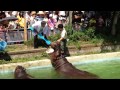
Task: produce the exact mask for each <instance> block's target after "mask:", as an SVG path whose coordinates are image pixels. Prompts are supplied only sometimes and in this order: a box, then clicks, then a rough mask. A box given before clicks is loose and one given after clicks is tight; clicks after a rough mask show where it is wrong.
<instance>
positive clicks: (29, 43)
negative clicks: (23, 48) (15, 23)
mask: <svg viewBox="0 0 120 90" xmlns="http://www.w3.org/2000/svg"><path fill="white" fill-rule="evenodd" d="M24 44H25V45H27V46H33V44H34V37H32V38H31V39H30V40H28V41H24Z"/></svg>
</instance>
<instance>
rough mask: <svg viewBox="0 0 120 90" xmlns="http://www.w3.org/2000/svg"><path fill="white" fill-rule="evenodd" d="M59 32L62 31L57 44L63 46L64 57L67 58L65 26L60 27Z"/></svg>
mask: <svg viewBox="0 0 120 90" xmlns="http://www.w3.org/2000/svg"><path fill="white" fill-rule="evenodd" d="M58 30H60V35H61V37H60V38H59V39H58V40H57V42H58V43H60V44H61V54H62V56H66V44H67V31H66V30H65V28H64V27H63V24H59V25H58Z"/></svg>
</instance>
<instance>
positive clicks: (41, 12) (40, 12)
mask: <svg viewBox="0 0 120 90" xmlns="http://www.w3.org/2000/svg"><path fill="white" fill-rule="evenodd" d="M37 14H45V13H44V12H43V11H39V12H38V13H37Z"/></svg>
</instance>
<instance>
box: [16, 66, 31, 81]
mask: <svg viewBox="0 0 120 90" xmlns="http://www.w3.org/2000/svg"><path fill="white" fill-rule="evenodd" d="M27 76H28V74H27V73H26V69H25V68H24V67H22V66H19V65H18V66H17V67H16V68H15V71H14V78H15V79H29V78H28V77H27Z"/></svg>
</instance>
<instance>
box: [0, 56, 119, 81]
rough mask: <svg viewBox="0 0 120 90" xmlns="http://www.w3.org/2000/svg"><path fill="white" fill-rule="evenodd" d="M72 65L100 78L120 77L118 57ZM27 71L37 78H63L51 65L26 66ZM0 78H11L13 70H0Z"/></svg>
mask: <svg viewBox="0 0 120 90" xmlns="http://www.w3.org/2000/svg"><path fill="white" fill-rule="evenodd" d="M73 65H74V66H75V67H76V68H78V69H80V70H84V71H88V72H91V73H93V74H96V75H98V76H99V77H100V78H102V79H120V58H116V59H115V58H114V59H104V60H88V61H83V62H76V63H73ZM27 72H28V73H29V74H31V75H32V76H34V77H35V78H37V79H64V78H63V77H62V76H60V75H58V74H57V73H56V72H55V71H54V68H52V66H51V65H50V66H47V67H40V66H37V67H32V68H28V69H27ZM0 79H13V72H12V71H10V72H5V73H2V72H0Z"/></svg>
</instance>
